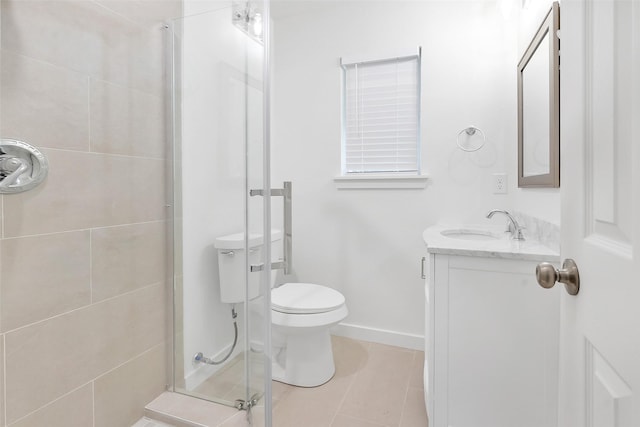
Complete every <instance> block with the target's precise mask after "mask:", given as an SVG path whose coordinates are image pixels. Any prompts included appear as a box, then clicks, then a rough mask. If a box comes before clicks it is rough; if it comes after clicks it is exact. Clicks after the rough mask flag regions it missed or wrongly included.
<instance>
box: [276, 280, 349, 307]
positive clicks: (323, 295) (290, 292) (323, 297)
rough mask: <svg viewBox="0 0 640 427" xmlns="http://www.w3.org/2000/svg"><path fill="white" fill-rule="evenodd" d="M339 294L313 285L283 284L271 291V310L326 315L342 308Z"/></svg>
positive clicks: (343, 299) (342, 297)
mask: <svg viewBox="0 0 640 427" xmlns="http://www.w3.org/2000/svg"><path fill="white" fill-rule="evenodd" d="M344 303H345V298H344V295H342V294H341V293H340V292H338V291H336V290H335V289H331V288H328V287H326V286H321V285H316V284H313V283H285V284H284V285H282V286H280V287H278V288H275V289H273V290H272V291H271V308H272V310H274V311H277V312H280V313H286V314H319V313H328V312H331V311H334V310H337V309H339V308H340V307H342V306H344Z"/></svg>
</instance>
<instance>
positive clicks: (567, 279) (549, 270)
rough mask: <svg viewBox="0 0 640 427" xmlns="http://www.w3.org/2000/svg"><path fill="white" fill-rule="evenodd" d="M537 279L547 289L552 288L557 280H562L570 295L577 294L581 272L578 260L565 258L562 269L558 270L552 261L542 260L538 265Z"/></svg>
mask: <svg viewBox="0 0 640 427" xmlns="http://www.w3.org/2000/svg"><path fill="white" fill-rule="evenodd" d="M536 280H538V283H539V284H540V286H542V287H543V288H545V289H549V288H552V287H553V285H555V284H556V282H562V283H564V286H565V288H566V289H567V292H568V293H569V295H577V294H578V292H579V291H580V274H579V273H578V266H577V265H576V262H575V261H574V260H572V259H566V260H564V262H563V263H562V270H558V269H557V268H555V267H554V266H553V265H552V264H551V263H548V262H541V263H540V264H538V265H537V267H536Z"/></svg>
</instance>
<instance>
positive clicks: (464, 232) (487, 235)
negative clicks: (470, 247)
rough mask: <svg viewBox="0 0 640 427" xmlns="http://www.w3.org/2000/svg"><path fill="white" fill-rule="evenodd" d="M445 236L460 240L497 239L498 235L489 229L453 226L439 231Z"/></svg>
mask: <svg viewBox="0 0 640 427" xmlns="http://www.w3.org/2000/svg"><path fill="white" fill-rule="evenodd" d="M440 234H442V235H443V236H445V237H449V238H451V239H460V240H498V239H499V237H498V236H496V235H495V234H493V233H491V232H490V231H486V230H475V229H469V228H454V229H449V230H442V231H441V232H440Z"/></svg>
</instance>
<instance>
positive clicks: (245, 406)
mask: <svg viewBox="0 0 640 427" xmlns="http://www.w3.org/2000/svg"><path fill="white" fill-rule="evenodd" d="M259 399H260V396H258V394H254V395H253V396H251V399H250V400H249V401H248V402H247V401H246V400H244V399H236V401H235V405H233V406H235V407H236V409H237V410H238V411H251V408H253V407H254V406H256V405H257V404H258V400H259Z"/></svg>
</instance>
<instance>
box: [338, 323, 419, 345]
mask: <svg viewBox="0 0 640 427" xmlns="http://www.w3.org/2000/svg"><path fill="white" fill-rule="evenodd" d="M331 333H332V334H333V335H338V336H341V337H347V338H353V339H356V340H362V341H371V342H375V343H379V344H386V345H393V346H396V347H404V348H410V349H412V350H421V351H424V336H422V335H415V334H407V333H404V332H396V331H389V330H386V329H377V328H369V327H367V326H360V325H352V324H349V323H340V324H338V325H336V326H334V327H333V328H332V329H331Z"/></svg>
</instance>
